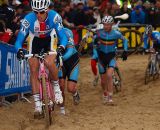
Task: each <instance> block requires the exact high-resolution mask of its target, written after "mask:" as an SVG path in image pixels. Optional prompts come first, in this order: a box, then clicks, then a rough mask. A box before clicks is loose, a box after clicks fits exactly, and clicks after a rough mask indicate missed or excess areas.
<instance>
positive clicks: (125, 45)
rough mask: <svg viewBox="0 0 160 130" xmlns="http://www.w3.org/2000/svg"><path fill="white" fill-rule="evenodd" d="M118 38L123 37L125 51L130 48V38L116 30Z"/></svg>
mask: <svg viewBox="0 0 160 130" xmlns="http://www.w3.org/2000/svg"><path fill="white" fill-rule="evenodd" d="M116 33H117V36H118V39H121V40H122V41H123V48H124V50H125V51H127V50H128V40H127V39H126V38H125V37H124V36H123V35H122V33H121V32H119V31H116Z"/></svg>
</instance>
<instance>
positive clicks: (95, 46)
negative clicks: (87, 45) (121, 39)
mask: <svg viewBox="0 0 160 130" xmlns="http://www.w3.org/2000/svg"><path fill="white" fill-rule="evenodd" d="M97 47H98V37H97V36H95V37H94V41H93V55H92V59H98V53H97Z"/></svg>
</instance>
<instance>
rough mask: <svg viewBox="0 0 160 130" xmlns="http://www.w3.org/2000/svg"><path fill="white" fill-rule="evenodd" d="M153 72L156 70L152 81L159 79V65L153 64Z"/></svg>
mask: <svg viewBox="0 0 160 130" xmlns="http://www.w3.org/2000/svg"><path fill="white" fill-rule="evenodd" d="M155 70H156V73H155V74H154V75H153V80H156V79H158V78H159V63H158V62H156V64H155Z"/></svg>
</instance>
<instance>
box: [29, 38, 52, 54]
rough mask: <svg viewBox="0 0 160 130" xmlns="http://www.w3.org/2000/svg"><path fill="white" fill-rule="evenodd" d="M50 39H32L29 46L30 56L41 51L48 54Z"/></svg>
mask: <svg viewBox="0 0 160 130" xmlns="http://www.w3.org/2000/svg"><path fill="white" fill-rule="evenodd" d="M50 44H51V37H45V38H39V37H34V38H33V41H32V46H31V53H32V54H39V53H40V52H41V51H42V50H43V51H44V52H48V51H50V50H51V47H50Z"/></svg>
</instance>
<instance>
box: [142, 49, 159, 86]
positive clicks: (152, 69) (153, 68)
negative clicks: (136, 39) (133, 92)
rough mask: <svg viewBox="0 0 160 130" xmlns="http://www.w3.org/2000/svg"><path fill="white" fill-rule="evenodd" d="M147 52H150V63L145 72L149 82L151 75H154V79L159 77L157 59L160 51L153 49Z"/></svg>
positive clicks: (146, 80) (146, 79)
mask: <svg viewBox="0 0 160 130" xmlns="http://www.w3.org/2000/svg"><path fill="white" fill-rule="evenodd" d="M147 52H149V53H150V55H149V58H148V65H147V68H146V72H145V84H147V83H148V82H149V80H150V77H151V76H152V77H153V80H154V79H156V77H157V78H158V77H159V62H158V59H157V58H158V57H157V56H158V52H155V51H154V50H151V49H150V50H149V51H147ZM157 65H158V66H157Z"/></svg>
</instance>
